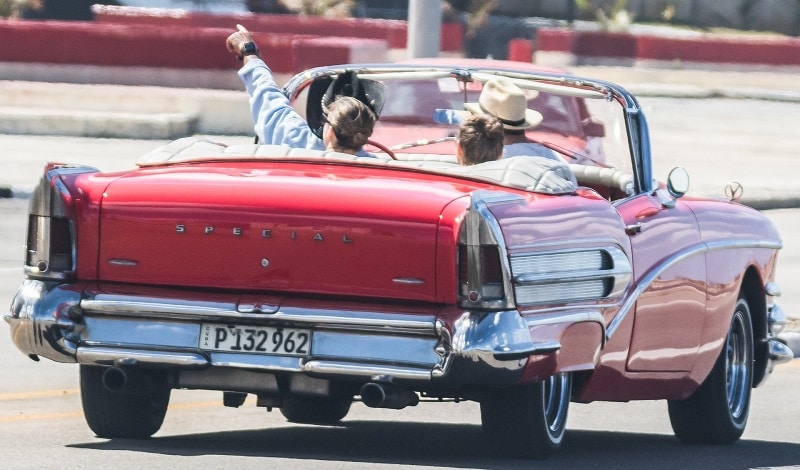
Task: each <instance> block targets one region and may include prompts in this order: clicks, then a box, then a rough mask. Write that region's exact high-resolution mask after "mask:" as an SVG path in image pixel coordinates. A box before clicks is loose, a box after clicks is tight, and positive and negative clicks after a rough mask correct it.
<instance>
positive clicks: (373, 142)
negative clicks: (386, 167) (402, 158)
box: [367, 139, 397, 160]
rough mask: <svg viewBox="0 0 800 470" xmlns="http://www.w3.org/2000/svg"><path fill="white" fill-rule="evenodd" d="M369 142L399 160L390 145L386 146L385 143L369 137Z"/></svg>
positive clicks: (393, 158)
mask: <svg viewBox="0 0 800 470" xmlns="http://www.w3.org/2000/svg"><path fill="white" fill-rule="evenodd" d="M367 144H368V145H371V146H373V147H375V148H377V149H378V150H380V151H382V152H384V153H385V154H386V155H389V157H391V159H392V160H397V156H396V155H395V154H394V152H393V151H392V150H391V149H389V147H387V146H385V145H383V144H381V143H378V142H376V141H374V140H372V139H367Z"/></svg>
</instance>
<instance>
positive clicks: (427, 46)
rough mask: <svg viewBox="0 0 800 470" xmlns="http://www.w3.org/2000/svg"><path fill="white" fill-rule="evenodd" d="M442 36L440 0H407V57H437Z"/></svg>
mask: <svg viewBox="0 0 800 470" xmlns="http://www.w3.org/2000/svg"><path fill="white" fill-rule="evenodd" d="M441 38H442V0H409V2H408V40H407V42H406V44H407V56H408V58H409V59H417V58H421V57H438V56H439V44H440V43H441Z"/></svg>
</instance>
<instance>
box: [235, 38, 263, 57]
mask: <svg viewBox="0 0 800 470" xmlns="http://www.w3.org/2000/svg"><path fill="white" fill-rule="evenodd" d="M246 55H258V46H256V43H254V42H253V41H250V42H246V43H244V44H242V47H241V49H239V56H238V57H237V58H238V59H239V60H244V56H246Z"/></svg>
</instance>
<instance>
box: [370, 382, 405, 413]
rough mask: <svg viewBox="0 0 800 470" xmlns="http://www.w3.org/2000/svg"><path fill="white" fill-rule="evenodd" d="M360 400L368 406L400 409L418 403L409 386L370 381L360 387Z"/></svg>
mask: <svg viewBox="0 0 800 470" xmlns="http://www.w3.org/2000/svg"><path fill="white" fill-rule="evenodd" d="M360 394H361V401H362V402H363V403H364V404H365V405H367V406H369V407H370V408H391V409H394V410H402V409H403V408H405V407H407V406H415V405H416V404H417V403H419V396H418V395H417V394H416V393H414V391H413V390H411V389H409V388H402V387H395V386H394V385H387V384H379V383H375V382H370V383H366V384H364V386H363V387H361V392H360Z"/></svg>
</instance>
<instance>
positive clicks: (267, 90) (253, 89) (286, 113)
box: [239, 57, 375, 157]
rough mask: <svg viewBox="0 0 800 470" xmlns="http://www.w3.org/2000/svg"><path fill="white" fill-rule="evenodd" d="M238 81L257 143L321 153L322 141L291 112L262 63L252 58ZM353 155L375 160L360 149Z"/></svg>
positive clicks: (323, 145) (285, 99)
mask: <svg viewBox="0 0 800 470" xmlns="http://www.w3.org/2000/svg"><path fill="white" fill-rule="evenodd" d="M239 77H240V78H241V79H242V81H243V82H244V86H245V88H246V89H247V94H248V95H250V113H251V114H252V117H253V122H254V123H255V126H254V129H255V132H256V136H257V137H258V143H260V144H265V145H270V144H271V145H286V146H289V147H293V148H305V149H311V150H325V144H324V143H323V142H322V139H320V138H319V137H317V136H316V135H314V133H313V132H311V128H310V127H308V123H307V122H306V120H305V119H303V117H302V116H300V115H299V114H298V113H297V111H295V110H294V108H292V104H291V103H290V102H289V99H288V98H286V96H285V95H284V94H283V92H281V89H280V88H279V87H278V84H277V83H275V79H274V78H273V77H272V71H271V70H270V69H269V67H268V66H267V64H266V63H265V62H264V61H263V60H261V59H259V58H256V57H253V58H251V59H250V60H248V61H247V63H246V64H244V66H243V67H242V68H241V69H239ZM356 155H358V156H360V157H375V155H372V154H370V153H367V152H365V151H364V149H359V150H358V152H356Z"/></svg>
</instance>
